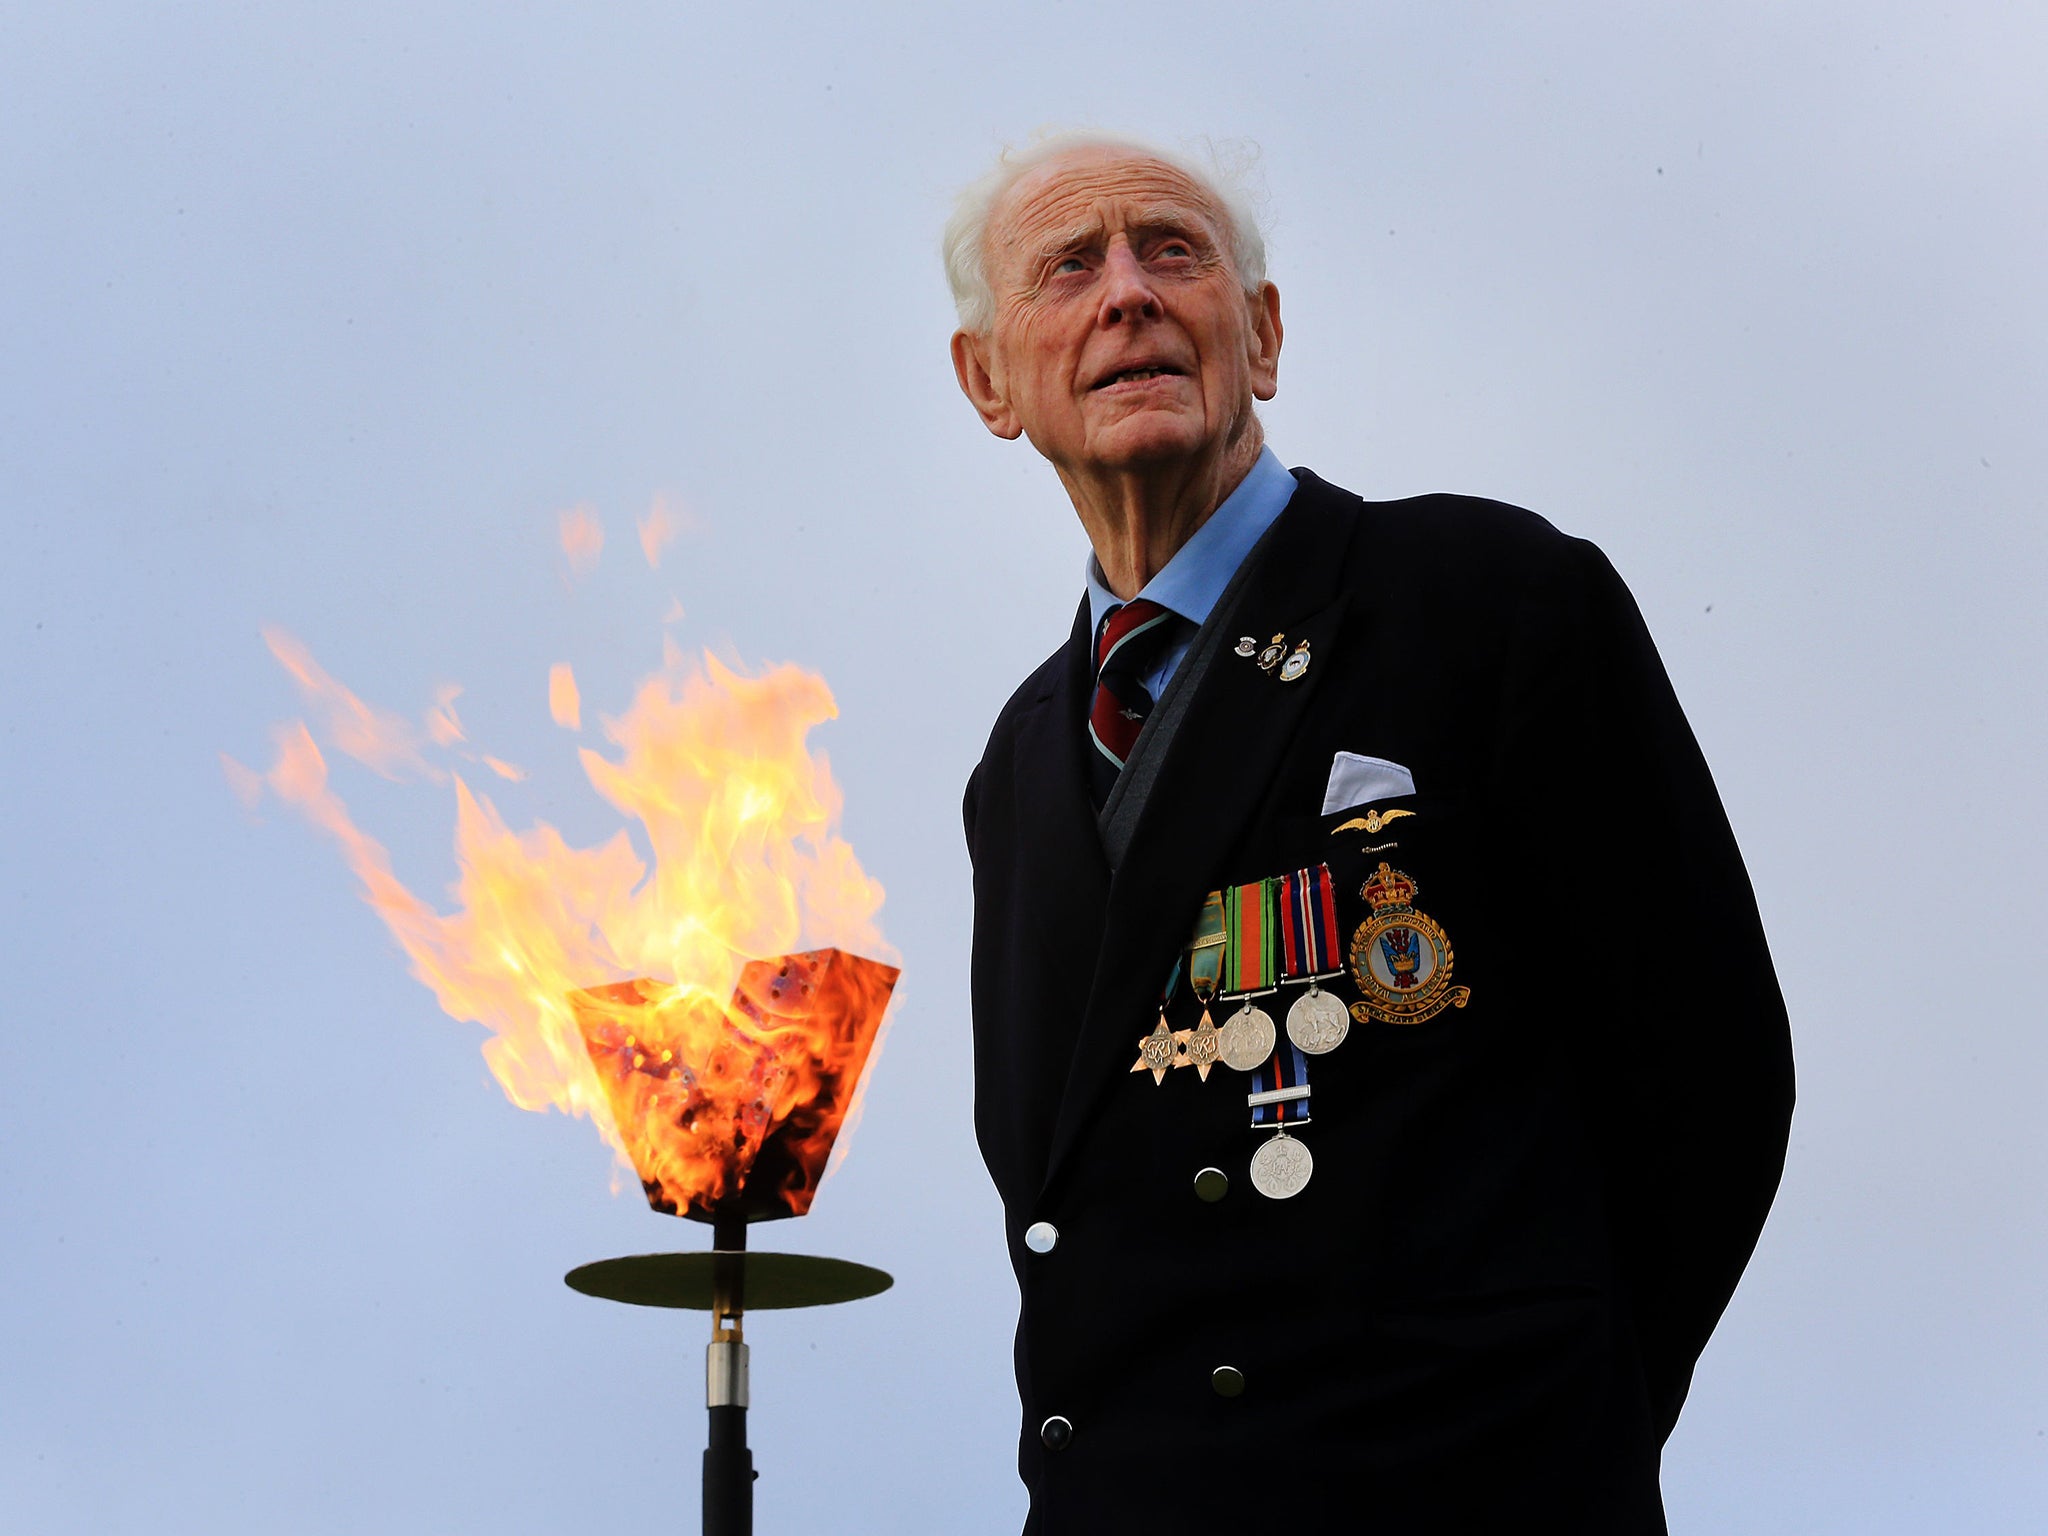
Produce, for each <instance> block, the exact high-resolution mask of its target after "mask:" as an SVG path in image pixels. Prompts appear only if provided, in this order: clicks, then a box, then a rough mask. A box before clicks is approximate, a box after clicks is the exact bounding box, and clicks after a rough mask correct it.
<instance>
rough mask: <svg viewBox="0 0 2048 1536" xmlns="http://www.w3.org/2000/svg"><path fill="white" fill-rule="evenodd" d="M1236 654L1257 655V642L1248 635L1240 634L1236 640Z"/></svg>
mask: <svg viewBox="0 0 2048 1536" xmlns="http://www.w3.org/2000/svg"><path fill="white" fill-rule="evenodd" d="M1237 654H1238V655H1240V656H1256V655H1258V654H1259V642H1258V641H1257V640H1255V639H1253V638H1252V637H1251V636H1250V635H1240V636H1239V637H1238V641H1237Z"/></svg>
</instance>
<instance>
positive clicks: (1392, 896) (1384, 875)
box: [1359, 859, 1416, 916]
mask: <svg viewBox="0 0 2048 1536" xmlns="http://www.w3.org/2000/svg"><path fill="white" fill-rule="evenodd" d="M1415 889H1416V887H1415V882H1414V881H1413V880H1411V879H1409V878H1408V876H1406V875H1404V874H1402V873H1401V871H1400V870H1398V869H1395V868H1393V867H1392V866H1391V865H1389V864H1388V863H1387V861H1386V860H1385V859H1381V860H1380V867H1379V868H1378V869H1377V870H1375V871H1374V872H1373V873H1372V874H1371V875H1370V876H1368V877H1367V879H1366V882H1365V886H1364V888H1363V889H1362V890H1360V892H1359V894H1360V895H1361V896H1363V897H1364V898H1365V904H1366V905H1367V906H1369V907H1371V908H1372V910H1373V915H1374V916H1378V915H1379V914H1380V913H1382V912H1388V911H1399V910H1403V909H1405V908H1407V907H1409V906H1411V905H1413V904H1414V901H1415Z"/></svg>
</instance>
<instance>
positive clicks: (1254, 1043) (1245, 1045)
mask: <svg viewBox="0 0 2048 1536" xmlns="http://www.w3.org/2000/svg"><path fill="white" fill-rule="evenodd" d="M1217 1033H1218V1034H1219V1035H1220V1036H1221V1038H1220V1039H1218V1040H1217V1042H1216V1054H1217V1055H1218V1056H1220V1057H1222V1058H1223V1064H1224V1065H1225V1066H1226V1067H1231V1068H1233V1069H1235V1070H1236V1071H1239V1072H1256V1071H1258V1069H1259V1068H1260V1067H1263V1066H1264V1065H1265V1064H1266V1063H1267V1062H1268V1061H1270V1060H1271V1059H1272V1056H1273V1045H1274V1042H1275V1041H1276V1040H1277V1039H1278V1038H1279V1037H1278V1036H1277V1035H1276V1034H1275V1033H1274V1032H1273V1015H1271V1014H1270V1013H1268V1012H1266V1010H1265V1009H1263V1008H1259V1007H1255V1006H1254V1005H1253V1004H1251V1003H1246V1004H1245V1005H1244V1007H1242V1008H1240V1009H1239V1010H1238V1011H1237V1012H1236V1013H1233V1014H1232V1015H1231V1016H1230V1017H1229V1018H1228V1019H1227V1020H1225V1021H1224V1024H1223V1027H1222V1029H1220V1030H1219V1031H1218V1032H1217Z"/></svg>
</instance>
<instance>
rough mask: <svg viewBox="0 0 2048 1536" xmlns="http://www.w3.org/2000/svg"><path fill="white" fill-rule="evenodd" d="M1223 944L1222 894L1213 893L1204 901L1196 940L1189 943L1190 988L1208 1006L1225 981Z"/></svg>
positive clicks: (1196, 922) (1196, 930) (1193, 939)
mask: <svg viewBox="0 0 2048 1536" xmlns="http://www.w3.org/2000/svg"><path fill="white" fill-rule="evenodd" d="M1224 941H1225V936H1224V927H1223V893H1222V892H1221V891H1211V892H1210V893H1209V894H1208V895H1206V896H1204V897H1203V898H1202V911H1201V915H1200V916H1199V917H1197V918H1196V919H1195V936H1194V938H1192V939H1190V940H1189V941H1188V985H1189V986H1190V987H1192V988H1193V989H1194V994H1195V996H1196V997H1198V998H1200V999H1201V1000H1202V1001H1203V1002H1205V1003H1206V1002H1208V1001H1209V999H1210V998H1212V997H1214V996H1215V995H1216V988H1217V986H1218V984H1219V983H1220V982H1221V981H1222V979H1223V951H1224Z"/></svg>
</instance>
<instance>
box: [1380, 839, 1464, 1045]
mask: <svg viewBox="0 0 2048 1536" xmlns="http://www.w3.org/2000/svg"><path fill="white" fill-rule="evenodd" d="M1416 890H1417V886H1416V884H1415V882H1414V881H1413V880H1411V879H1410V878H1409V877H1408V876H1406V875H1404V874H1402V873H1401V871H1400V870H1398V869H1395V868H1393V867H1391V866H1390V865H1389V864H1388V863H1387V861H1386V860H1385V859H1382V860H1380V867H1379V868H1378V869H1377V870H1375V871H1374V872H1373V873H1372V874H1371V875H1370V876H1369V877H1367V879H1366V882H1365V885H1364V886H1363V887H1362V888H1361V890H1360V892H1359V894H1360V895H1362V896H1364V897H1365V902H1366V905H1367V906H1369V907H1371V908H1372V916H1371V917H1369V918H1367V919H1366V920H1365V921H1364V922H1363V923H1361V924H1359V927H1358V931H1357V932H1356V933H1354V934H1353V935H1352V936H1351V975H1352V978H1353V979H1354V980H1355V981H1357V983H1358V990H1359V993H1360V997H1359V1000H1358V1001H1357V1002H1355V1003H1353V1004H1352V1005H1351V1016H1352V1017H1353V1018H1354V1019H1356V1020H1358V1022H1359V1023H1361V1024H1363V1023H1365V1022H1366V1021H1367V1020H1368V1019H1379V1020H1382V1021H1384V1022H1385V1023H1388V1024H1420V1023H1422V1022H1423V1020H1425V1019H1433V1018H1435V1017H1436V1016H1437V1015H1438V1014H1440V1013H1442V1012H1443V1011H1444V1010H1445V1009H1446V1008H1462V1007H1464V1006H1465V1004H1466V1003H1467V1002H1468V1001H1469V1000H1470V999H1471V996H1472V989H1471V988H1470V987H1454V986H1452V985H1451V941H1450V938H1449V937H1448V936H1447V935H1446V934H1445V933H1444V931H1443V929H1442V928H1441V927H1440V926H1438V924H1437V923H1436V922H1435V920H1434V919H1431V918H1428V917H1425V916H1423V914H1422V913H1420V912H1418V911H1416V910H1415V905H1414V903H1415V892H1416Z"/></svg>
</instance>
